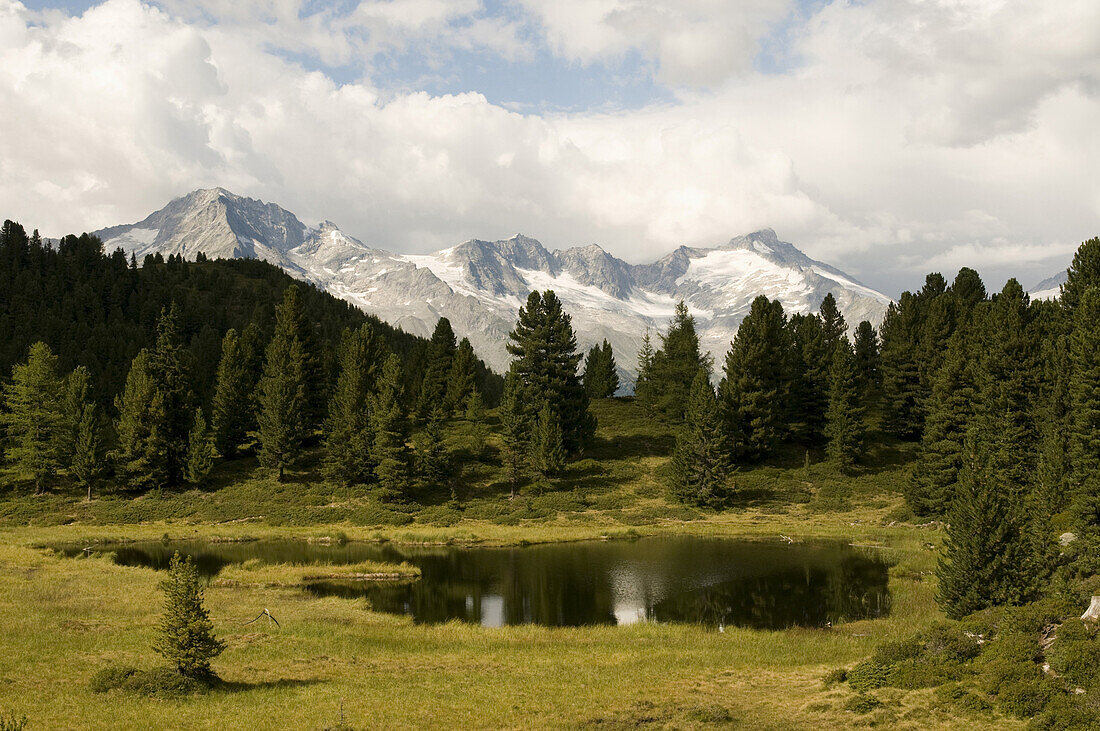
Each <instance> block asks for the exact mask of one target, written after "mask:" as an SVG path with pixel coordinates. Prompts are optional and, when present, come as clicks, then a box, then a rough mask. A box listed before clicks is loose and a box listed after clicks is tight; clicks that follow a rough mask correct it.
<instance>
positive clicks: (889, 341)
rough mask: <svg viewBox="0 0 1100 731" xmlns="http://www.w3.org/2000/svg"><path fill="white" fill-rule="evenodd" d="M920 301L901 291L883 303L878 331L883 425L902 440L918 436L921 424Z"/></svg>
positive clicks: (922, 422)
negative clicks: (892, 298)
mask: <svg viewBox="0 0 1100 731" xmlns="http://www.w3.org/2000/svg"><path fill="white" fill-rule="evenodd" d="M921 304H922V301H921V299H920V298H919V297H917V296H916V295H913V294H912V293H910V292H902V294H901V297H900V298H899V299H898V301H897V302H891V303H890V304H889V306H887V308H886V317H885V319H884V320H883V321H882V327H881V329H880V330H879V338H880V341H881V349H880V354H881V360H880V364H881V371H882V406H883V412H884V413H883V416H884V424H883V426H884V427H885V428H886V431H888V432H889V433H891V434H893V435H894V436H897V437H900V438H902V439H917V438H919V437H920V434H921V430H922V428H923V426H924V418H923V408H924V403H923V401H924V399H923V394H922V392H921V383H920V372H919V367H918V363H917V359H916V354H917V349H918V347H919V342H920V330H921V321H922V315H921V312H920V309H921Z"/></svg>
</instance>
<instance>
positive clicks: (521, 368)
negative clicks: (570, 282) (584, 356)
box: [508, 290, 596, 455]
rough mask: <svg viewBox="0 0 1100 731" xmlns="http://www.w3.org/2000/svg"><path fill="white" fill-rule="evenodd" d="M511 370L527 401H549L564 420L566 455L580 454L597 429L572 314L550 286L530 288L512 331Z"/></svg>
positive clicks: (533, 405) (530, 405) (528, 403)
mask: <svg viewBox="0 0 1100 731" xmlns="http://www.w3.org/2000/svg"><path fill="white" fill-rule="evenodd" d="M509 338H510V340H511V342H510V343H509V344H508V352H509V353H511V354H512V356H513V358H514V360H513V362H512V370H513V371H514V372H515V374H516V377H518V378H519V379H520V383H521V385H522V389H523V392H524V393H523V403H524V405H525V408H527V409H528V410H529V413H528V416H529V417H532V418H533V416H534V414H533V413H532V412H531V411H530V410H531V409H534V408H537V405H538V404H541V403H542V402H543V401H547V402H549V403H551V404H553V406H554V409H555V411H556V412H557V414H558V417H559V419H560V420H561V429H562V443H563V444H564V446H565V451H566V454H569V455H573V454H579V453H580V452H581V451H582V450H583V449H584V447H585V446H586V445H587V444H588V443H589V442H590V441H591V440H592V438H593V436H595V433H596V418H595V417H594V416H593V415H592V414H591V413H590V412H589V410H588V395H587V394H586V393H585V391H584V386H583V385H582V384H581V381H580V378H579V377H578V376H577V365H578V364H579V362H580V358H581V356H580V354H579V353H577V339H576V336H575V335H574V334H573V326H572V324H571V320H570V317H569V315H567V314H566V313H565V312H564V311H563V310H562V306H561V301H560V300H559V299H558V298H557V296H556V295H555V294H554V293H553V291H551V290H547V291H546V292H543V293H542V294H539V293H538V292H531V294H530V295H529V296H528V298H527V304H526V305H525V306H524V307H521V308H520V310H519V319H518V320H517V321H516V327H515V329H514V330H512V332H511V333H510V334H509Z"/></svg>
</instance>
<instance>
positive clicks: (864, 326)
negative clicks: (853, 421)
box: [852, 320, 882, 404]
mask: <svg viewBox="0 0 1100 731" xmlns="http://www.w3.org/2000/svg"><path fill="white" fill-rule="evenodd" d="M852 347H853V349H854V355H855V359H856V373H857V374H858V383H859V390H860V393H862V394H863V400H864V402H865V403H868V404H870V403H873V402H874V401H875V400H876V398H877V396H878V393H879V391H880V390H881V388H882V367H881V364H880V360H881V359H880V357H879V352H878V347H879V343H878V333H877V332H875V328H874V326H873V325H871V323H870V322H868V321H867V320H863V321H862V322H860V323H859V325H857V326H856V332H855V337H854V338H853V341H852Z"/></svg>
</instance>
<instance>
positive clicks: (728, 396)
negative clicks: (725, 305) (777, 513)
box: [718, 295, 787, 460]
mask: <svg viewBox="0 0 1100 731" xmlns="http://www.w3.org/2000/svg"><path fill="white" fill-rule="evenodd" d="M785 326H786V317H785V316H784V315H783V305H782V304H781V303H780V302H779V301H778V300H776V301H775V302H771V301H769V300H768V298H767V297H765V296H763V295H760V296H759V297H757V298H756V299H754V300H753V302H752V307H751V308H750V310H749V314H748V316H747V317H746V318H745V319H744V321H743V322H742V323H741V326H740V327H739V328H738V329H737V334H736V335H735V336H734V338H733V343H731V345H730V349H729V352H727V353H726V363H725V378H723V379H722V382H721V384H719V386H718V398H719V408H720V410H721V413H722V418H723V421H724V422H725V425H726V428H727V432H728V435H729V437H730V445H729V447H730V449H731V452H732V453H733V454H735V455H736V456H737V457H739V458H744V459H749V460H757V459H761V458H762V457H765V456H767V455H769V454H771V453H772V451H773V450H774V449H775V447H776V445H777V444H778V443H779V439H780V435H781V431H782V429H783V420H784V417H785V416H786V414H785V408H784V407H785V402H786V396H787V394H786V386H787V384H786V383H785V379H784V371H783V369H782V368H780V367H776V364H778V363H782V362H783V359H784V358H785V357H786V352H787V340H786V335H787V334H786V332H785V330H784V328H785Z"/></svg>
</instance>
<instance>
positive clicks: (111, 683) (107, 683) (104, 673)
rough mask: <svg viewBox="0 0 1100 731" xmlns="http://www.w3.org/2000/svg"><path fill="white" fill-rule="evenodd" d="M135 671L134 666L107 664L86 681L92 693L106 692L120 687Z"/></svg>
mask: <svg viewBox="0 0 1100 731" xmlns="http://www.w3.org/2000/svg"><path fill="white" fill-rule="evenodd" d="M136 672H137V669H136V668H131V667H126V666H123V665H108V666H107V667H105V668H102V669H101V670H99V671H97V672H96V674H95V675H93V676H92V679H91V680H89V681H88V686H89V687H90V688H91V689H92V692H93V693H106V692H107V691H109V690H114V689H115V688H120V687H122V684H123V683H125V682H126V680H127V679H128V678H129V677H130V676H131V675H133V674H134V673H136Z"/></svg>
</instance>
